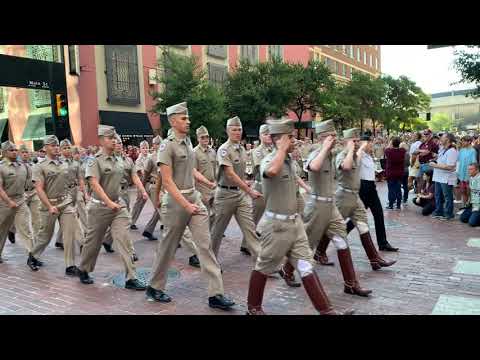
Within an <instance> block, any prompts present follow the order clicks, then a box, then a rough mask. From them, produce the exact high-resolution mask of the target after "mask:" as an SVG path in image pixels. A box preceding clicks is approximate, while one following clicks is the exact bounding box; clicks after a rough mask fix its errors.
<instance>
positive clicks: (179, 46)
mask: <svg viewBox="0 0 480 360" xmlns="http://www.w3.org/2000/svg"><path fill="white" fill-rule="evenodd" d="M170 46H173V47H176V48H180V49H188V47H189V46H190V45H170Z"/></svg>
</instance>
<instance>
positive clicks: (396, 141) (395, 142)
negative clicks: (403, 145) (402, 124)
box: [392, 136, 400, 148]
mask: <svg viewBox="0 0 480 360" xmlns="http://www.w3.org/2000/svg"><path fill="white" fill-rule="evenodd" d="M392 146H393V147H395V148H398V147H399V146H400V138H399V137H398V136H395V137H394V138H393V139H392Z"/></svg>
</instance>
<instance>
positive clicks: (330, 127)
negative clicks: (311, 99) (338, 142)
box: [315, 120, 336, 134]
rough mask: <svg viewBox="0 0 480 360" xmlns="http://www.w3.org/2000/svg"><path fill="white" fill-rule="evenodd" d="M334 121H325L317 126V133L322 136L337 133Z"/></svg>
mask: <svg viewBox="0 0 480 360" xmlns="http://www.w3.org/2000/svg"><path fill="white" fill-rule="evenodd" d="M335 131H336V130H335V124H334V123H333V120H324V121H321V122H318V123H316V124H315V133H316V134H322V133H326V132H335Z"/></svg>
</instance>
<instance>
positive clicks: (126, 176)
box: [120, 155, 157, 188]
mask: <svg viewBox="0 0 480 360" xmlns="http://www.w3.org/2000/svg"><path fill="white" fill-rule="evenodd" d="M120 158H121V159H122V160H123V168H124V171H123V178H122V181H121V182H120V185H121V187H123V188H126V187H128V186H130V185H132V183H133V180H132V174H133V173H134V171H135V164H134V163H133V160H132V159H130V158H129V157H128V156H123V155H122V156H120ZM156 166H157V165H156V164H155V167H156Z"/></svg>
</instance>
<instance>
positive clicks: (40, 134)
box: [22, 114, 51, 140]
mask: <svg viewBox="0 0 480 360" xmlns="http://www.w3.org/2000/svg"><path fill="white" fill-rule="evenodd" d="M50 117H51V115H50V114H31V115H29V116H28V120H27V125H26V126H25V129H24V130H23V136H22V139H23V140H43V138H44V137H45V136H46V135H47V132H46V130H45V121H46V120H47V119H48V118H50Z"/></svg>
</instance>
